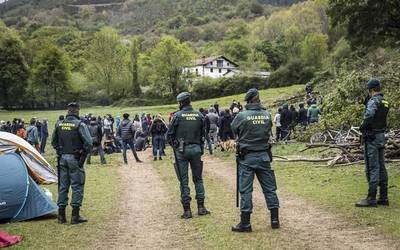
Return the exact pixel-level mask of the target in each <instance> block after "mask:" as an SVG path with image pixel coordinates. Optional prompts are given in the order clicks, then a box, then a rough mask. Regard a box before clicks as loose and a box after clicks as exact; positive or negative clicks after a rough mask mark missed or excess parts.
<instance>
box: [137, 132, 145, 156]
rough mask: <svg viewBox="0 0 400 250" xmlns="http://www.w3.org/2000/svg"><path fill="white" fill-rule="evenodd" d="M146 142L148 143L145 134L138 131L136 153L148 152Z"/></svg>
mask: <svg viewBox="0 0 400 250" xmlns="http://www.w3.org/2000/svg"><path fill="white" fill-rule="evenodd" d="M146 141H147V136H146V134H145V133H143V131H142V130H138V131H136V135H135V147H136V151H145V150H146Z"/></svg>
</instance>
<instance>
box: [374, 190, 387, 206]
mask: <svg viewBox="0 0 400 250" xmlns="http://www.w3.org/2000/svg"><path fill="white" fill-rule="evenodd" d="M376 203H377V204H378V205H381V206H389V199H388V188H387V186H381V187H380V189H379V199H378V201H377V202H376Z"/></svg>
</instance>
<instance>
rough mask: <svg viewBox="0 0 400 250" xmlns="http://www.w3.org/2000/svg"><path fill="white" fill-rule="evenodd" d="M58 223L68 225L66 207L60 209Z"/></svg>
mask: <svg viewBox="0 0 400 250" xmlns="http://www.w3.org/2000/svg"><path fill="white" fill-rule="evenodd" d="M58 223H60V224H64V223H67V217H66V216H65V207H60V208H59V209H58Z"/></svg>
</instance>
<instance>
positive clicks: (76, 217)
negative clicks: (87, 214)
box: [71, 207, 88, 224]
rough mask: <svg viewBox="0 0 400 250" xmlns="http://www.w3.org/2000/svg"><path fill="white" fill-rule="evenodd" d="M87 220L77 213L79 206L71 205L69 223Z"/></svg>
mask: <svg viewBox="0 0 400 250" xmlns="http://www.w3.org/2000/svg"><path fill="white" fill-rule="evenodd" d="M87 221H88V220H87V219H85V218H83V217H81V216H80V215H79V207H72V217H71V224H79V223H85V222H87Z"/></svg>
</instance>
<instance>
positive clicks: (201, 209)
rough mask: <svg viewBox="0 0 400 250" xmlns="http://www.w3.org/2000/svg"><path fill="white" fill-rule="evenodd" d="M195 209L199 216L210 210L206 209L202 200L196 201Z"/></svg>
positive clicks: (208, 212)
mask: <svg viewBox="0 0 400 250" xmlns="http://www.w3.org/2000/svg"><path fill="white" fill-rule="evenodd" d="M197 210H198V212H197V214H198V215H200V216H202V215H207V214H211V213H210V211H208V210H207V208H206V207H205V206H204V201H199V202H197Z"/></svg>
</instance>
